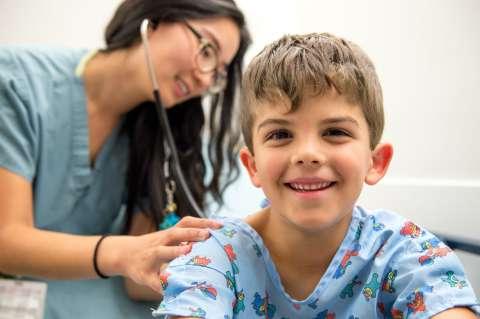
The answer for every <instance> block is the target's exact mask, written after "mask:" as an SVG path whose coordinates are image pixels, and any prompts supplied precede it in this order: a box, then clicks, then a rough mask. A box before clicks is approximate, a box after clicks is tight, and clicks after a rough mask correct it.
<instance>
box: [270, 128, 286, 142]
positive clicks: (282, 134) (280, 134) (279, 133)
mask: <svg viewBox="0 0 480 319" xmlns="http://www.w3.org/2000/svg"><path fill="white" fill-rule="evenodd" d="M290 137H292V134H290V132H288V131H285V130H276V131H273V132H270V133H268V134H267V136H266V138H265V140H274V141H278V140H282V139H286V138H290Z"/></svg>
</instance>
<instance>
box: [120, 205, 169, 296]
mask: <svg viewBox="0 0 480 319" xmlns="http://www.w3.org/2000/svg"><path fill="white" fill-rule="evenodd" d="M155 230H156V227H155V224H154V223H153V221H152V220H151V219H150V218H148V217H147V216H146V215H145V214H142V213H137V214H135V215H134V216H133V218H132V223H131V227H130V230H129V235H134V236H138V235H143V234H147V233H151V232H154V231H155ZM166 265H167V264H165V266H166ZM162 268H163V267H162ZM159 280H160V278H159ZM124 283H125V290H126V291H127V295H128V296H129V297H130V298H131V299H133V300H137V301H161V300H162V298H163V293H162V292H156V291H155V290H153V289H151V288H150V287H147V286H143V285H139V284H137V283H136V282H134V281H133V280H131V279H129V278H125V279H124Z"/></svg>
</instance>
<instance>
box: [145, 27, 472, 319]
mask: <svg viewBox="0 0 480 319" xmlns="http://www.w3.org/2000/svg"><path fill="white" fill-rule="evenodd" d="M243 99H244V101H243V102H244V109H243V114H242V129H243V134H244V139H245V143H246V146H247V148H244V149H243V150H242V151H241V154H240V159H241V161H242V163H243V165H244V166H245V167H246V169H247V171H248V173H249V175H250V178H251V181H252V183H253V184H254V185H255V186H256V187H261V188H262V190H263V191H264V193H265V195H266V196H267V198H268V199H269V202H270V205H269V207H267V208H265V209H263V210H261V211H260V212H258V213H256V214H254V215H251V216H249V217H248V218H247V219H246V220H245V221H243V220H240V219H235V218H224V219H222V222H223V224H224V227H223V228H222V229H220V230H212V236H211V238H210V239H208V240H207V241H205V242H203V243H198V244H194V246H193V248H192V251H191V252H190V253H189V254H188V255H186V256H183V257H180V258H178V259H176V260H175V261H173V262H172V263H171V264H170V266H169V267H168V268H167V269H166V271H165V272H163V273H162V274H161V277H160V278H161V280H162V285H163V287H164V291H165V296H164V301H163V302H162V303H161V305H160V306H159V308H158V309H157V310H156V311H154V315H155V316H159V315H165V314H166V315H169V316H174V317H175V316H181V317H197V318H198V317H201V318H291V319H293V318H352V319H353V318H377V317H379V318H430V317H434V318H475V315H474V311H476V312H477V314H478V313H479V311H480V306H479V304H478V301H477V300H476V298H475V296H474V293H473V291H472V288H471V286H470V284H469V283H468V281H467V279H466V278H465V274H464V270H463V268H462V266H461V264H460V262H459V261H458V259H457V258H456V257H455V255H454V254H453V253H452V251H451V250H450V249H449V248H448V247H447V246H445V244H443V243H442V242H440V241H439V240H438V239H437V238H436V237H435V236H433V235H432V234H430V233H429V232H427V231H425V230H424V229H422V228H420V227H418V226H417V225H415V224H413V223H411V222H409V221H406V220H404V219H402V218H401V217H400V216H398V215H396V214H394V213H391V212H387V211H383V210H378V211H367V210H365V209H363V208H361V207H358V206H355V202H356V200H357V198H358V196H359V194H360V191H361V189H362V186H363V183H367V184H370V185H374V184H376V183H377V182H378V181H379V180H380V179H381V178H382V177H383V176H384V175H385V173H386V171H387V168H388V165H389V163H390V160H391V158H392V154H393V150H392V146H391V145H390V144H387V143H380V138H381V134H382V131H383V126H384V115H383V102H382V93H381V87H380V84H379V82H378V78H377V75H376V73H375V69H374V67H373V65H372V63H371V61H370V59H369V58H368V57H367V56H366V55H365V54H364V53H363V51H361V49H360V48H358V47H357V46H356V45H354V44H353V43H350V42H347V41H345V40H343V39H339V38H336V37H334V36H332V35H329V34H309V35H305V36H285V37H283V38H281V39H280V40H278V41H276V42H275V43H273V44H271V45H270V46H267V47H266V48H265V49H264V50H263V51H262V52H261V53H260V54H259V55H258V56H257V57H255V58H254V59H253V61H252V62H251V64H250V65H249V67H248V69H247V70H246V74H245V76H244V80H243Z"/></svg>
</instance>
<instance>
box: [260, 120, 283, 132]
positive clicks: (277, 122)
mask: <svg viewBox="0 0 480 319" xmlns="http://www.w3.org/2000/svg"><path fill="white" fill-rule="evenodd" d="M272 124H274V125H275V124H276V125H287V124H290V122H289V121H287V120H284V119H266V120H265V121H263V122H261V123H260V124H258V126H257V132H258V131H260V129H261V128H262V127H264V126H267V125H272Z"/></svg>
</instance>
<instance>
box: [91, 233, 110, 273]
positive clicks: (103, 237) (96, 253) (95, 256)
mask: <svg viewBox="0 0 480 319" xmlns="http://www.w3.org/2000/svg"><path fill="white" fill-rule="evenodd" d="M108 236H109V235H103V236H102V237H100V239H99V240H98V241H97V243H96V244H95V249H94V250H93V269H94V270H95V272H96V273H97V275H98V277H100V278H102V279H108V278H110V277H109V276H105V275H104V274H102V272H101V271H100V269H98V263H97V255H98V247H100V243H101V242H102V240H104V239H105V238H107V237H108Z"/></svg>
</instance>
